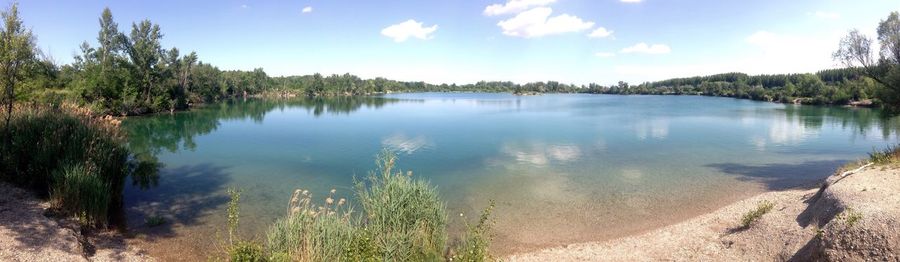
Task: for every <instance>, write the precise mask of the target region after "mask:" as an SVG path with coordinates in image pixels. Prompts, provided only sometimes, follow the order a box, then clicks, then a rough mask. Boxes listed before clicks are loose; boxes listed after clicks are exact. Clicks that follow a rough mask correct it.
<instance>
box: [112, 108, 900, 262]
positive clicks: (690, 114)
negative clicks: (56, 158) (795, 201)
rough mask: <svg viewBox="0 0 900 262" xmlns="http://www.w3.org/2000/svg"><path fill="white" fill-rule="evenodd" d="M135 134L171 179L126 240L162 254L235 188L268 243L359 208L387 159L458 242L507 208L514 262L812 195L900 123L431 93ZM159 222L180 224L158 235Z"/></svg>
mask: <svg viewBox="0 0 900 262" xmlns="http://www.w3.org/2000/svg"><path fill="white" fill-rule="evenodd" d="M123 126H124V127H125V129H126V130H127V131H128V133H129V136H130V137H129V139H130V146H131V147H132V148H134V149H135V150H137V151H143V152H151V153H153V154H154V155H155V156H156V157H157V158H158V159H159V161H160V162H161V163H162V164H163V165H164V167H163V168H162V173H161V175H160V180H159V184H158V186H156V187H154V188H152V189H149V190H140V189H138V188H136V187H129V188H127V189H126V196H125V197H126V208H127V210H128V217H129V221H130V225H131V228H132V229H133V230H134V231H136V232H138V233H139V234H141V235H142V237H141V239H143V240H144V242H146V243H147V245H148V246H149V248H150V249H151V252H153V253H156V254H159V253H161V250H168V251H171V249H173V248H177V249H180V250H181V251H182V252H189V253H192V254H195V255H196V254H200V255H201V256H202V255H203V254H205V253H208V251H207V250H208V249H209V248H210V247H211V246H212V243H214V242H215V240H214V239H215V238H214V236H215V232H216V230H219V231H221V230H224V223H223V221H224V219H225V214H224V204H225V203H226V202H227V200H228V199H227V195H226V194H225V191H226V189H227V188H229V187H238V188H241V189H242V190H243V195H242V196H243V197H242V210H241V215H242V219H243V220H242V222H241V227H242V230H243V231H244V233H245V234H246V235H257V236H258V235H261V233H262V231H263V230H264V228H265V225H266V224H268V223H271V222H272V221H274V220H275V219H276V218H277V217H279V216H281V215H283V214H284V212H285V208H286V205H287V201H288V198H289V197H290V193H291V191H292V190H293V189H295V188H304V189H310V190H311V191H313V193H314V194H316V195H317V196H321V197H324V196H325V195H327V191H328V190H330V189H331V188H336V189H337V190H338V194H339V195H342V196H345V197H349V196H350V195H351V192H350V188H351V185H352V182H353V178H354V176H355V177H361V176H364V175H366V174H367V172H368V171H369V170H371V169H372V168H374V155H375V154H376V153H378V152H379V151H380V150H381V149H382V148H389V149H392V150H394V151H396V152H398V154H399V167H401V168H402V169H403V170H412V171H414V174H416V175H417V176H421V177H425V178H427V179H429V180H430V181H432V183H433V184H435V185H437V186H438V187H439V190H440V192H441V193H442V195H443V197H444V199H445V200H446V201H447V202H448V206H449V209H450V213H451V214H452V215H451V216H450V217H451V220H454V223H455V224H454V228H457V227H458V225H459V222H460V221H461V219H460V217H459V213H463V214H471V215H472V216H474V215H475V214H477V212H478V210H480V209H482V208H483V207H485V206H486V205H487V204H488V200H489V199H494V200H496V201H497V209H496V213H495V214H496V218H497V224H496V231H497V232H496V233H497V238H496V240H495V245H494V247H493V249H494V250H495V252H498V253H501V254H506V253H511V252H518V251H524V250H532V249H535V248H541V247H547V246H553V245H560V244H566V243H573V242H582V241H590V240H602V239H609V238H613V237H619V236H624V235H629V234H634V233H637V232H641V231H645V230H648V229H652V228H656V227H659V226H663V225H667V224H671V223H674V222H677V221H679V220H683V219H686V218H689V217H692V216H695V215H698V214H701V213H704V212H708V211H711V210H714V209H715V208H718V207H721V206H723V205H726V204H728V203H730V202H733V201H735V200H738V199H741V198H744V197H747V196H750V195H753V194H756V193H759V192H763V191H768V190H778V189H785V188H791V187H802V186H810V185H812V183H814V181H815V180H816V179H819V178H822V177H824V176H827V175H829V174H830V173H831V172H832V171H833V170H834V169H835V168H836V167H838V166H840V165H842V164H843V163H845V162H847V161H849V160H854V159H858V158H861V157H864V156H865V155H866V152H869V151H871V150H872V148H873V147H884V146H885V145H887V144H888V143H896V142H897V141H898V132H897V130H898V129H900V119H897V118H893V119H883V118H880V117H879V116H878V112H877V110H871V109H848V108H837V107H815V106H795V105H784V104H775V103H763V102H754V101H747V100H736V99H730V98H712V97H696V96H607V95H543V96H521V97H520V96H513V95H508V94H453V93H451V94H447V93H440V94H438V93H424V94H395V95H389V96H385V97H369V98H335V99H311V100H310V99H293V100H278V101H273V100H246V101H231V102H228V103H220V104H214V105H209V106H206V107H203V108H199V109H195V110H191V111H190V112H181V113H175V114H162V115H154V116H148V117H135V118H128V119H126V120H125V122H124V123H123ZM149 215H158V216H163V217H166V218H168V220H169V221H170V223H168V224H166V225H163V226H159V227H154V228H146V227H145V226H144V225H143V221H144V218H145V217H146V216H149ZM169 253H171V252H169ZM169 258H170V259H188V258H187V257H184V256H180V257H169Z"/></svg>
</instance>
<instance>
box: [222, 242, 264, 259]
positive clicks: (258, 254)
mask: <svg viewBox="0 0 900 262" xmlns="http://www.w3.org/2000/svg"><path fill="white" fill-rule="evenodd" d="M265 254H266V253H265V251H264V250H263V247H262V246H260V245H259V244H256V243H253V242H249V241H238V242H236V243H234V244H233V245H232V247H231V249H230V250H229V251H228V258H229V260H230V261H232V262H263V261H268V259H266V255H265Z"/></svg>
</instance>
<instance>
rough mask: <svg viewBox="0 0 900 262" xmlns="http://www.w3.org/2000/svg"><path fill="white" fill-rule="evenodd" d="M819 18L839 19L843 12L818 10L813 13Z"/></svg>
mask: <svg viewBox="0 0 900 262" xmlns="http://www.w3.org/2000/svg"><path fill="white" fill-rule="evenodd" d="M813 15H815V16H816V17H818V18H822V19H838V18H841V14H838V13H835V12H825V11H816V12H815V13H813Z"/></svg>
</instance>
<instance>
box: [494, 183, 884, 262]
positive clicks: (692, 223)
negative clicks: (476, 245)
mask: <svg viewBox="0 0 900 262" xmlns="http://www.w3.org/2000/svg"><path fill="white" fill-rule="evenodd" d="M826 184H827V185H828V186H826V187H824V188H823V189H809V190H787V191H778V192H769V193H764V194H761V195H758V196H756V197H752V198H749V199H745V200H742V201H739V202H736V203H734V204H731V205H728V206H726V207H723V208H721V209H718V210H716V211H714V212H712V213H709V214H705V215H701V216H699V217H695V218H692V219H689V220H687V221H685V222H682V223H678V224H675V225H671V226H667V227H663V228H660V229H657V230H653V231H651V232H648V233H644V234H641V235H635V236H630V237H624V238H619V239H613V240H609V241H603V242H591V243H582V244H573V245H568V246H564V247H556V248H550V249H544V250H540V251H537V252H530V253H520V254H515V255H512V256H508V257H506V258H504V260H508V261H656V260H666V261H672V260H674V261H809V260H817V261H818V260H825V261H871V260H876V261H897V260H900V257H898V252H900V230H897V225H898V223H897V222H898V220H900V168H884V167H873V168H867V169H864V170H862V171H860V172H858V173H854V174H852V175H849V176H846V177H845V178H844V179H839V176H831V177H829V178H828V179H827V180H826ZM760 201H770V202H772V203H774V204H775V206H774V208H773V209H772V211H770V212H769V213H767V214H765V215H763V216H762V217H761V218H760V219H759V220H757V221H756V222H754V223H753V224H752V225H751V226H750V227H749V228H746V229H742V228H740V221H741V218H742V216H743V215H744V214H746V213H747V212H748V211H750V210H753V209H755V208H756V207H757V206H758V204H759V203H760Z"/></svg>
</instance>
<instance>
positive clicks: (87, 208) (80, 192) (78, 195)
mask: <svg viewBox="0 0 900 262" xmlns="http://www.w3.org/2000/svg"><path fill="white" fill-rule="evenodd" d="M52 181H53V182H52V187H51V192H50V200H51V203H52V206H53V207H54V208H56V209H58V210H61V211H63V212H65V213H68V214H74V215H75V217H76V218H78V220H79V221H80V222H81V223H82V224H84V225H102V224H105V223H106V217H107V214H108V212H109V204H110V200H111V198H112V196H111V195H110V194H109V192H107V190H108V189H109V185H107V182H106V181H104V180H103V178H102V177H100V176H98V175H97V174H94V173H91V171H90V170H88V169H86V168H85V167H84V166H83V165H80V164H75V165H67V166H64V167H63V168H62V169H58V170H55V171H54V172H53V179H52Z"/></svg>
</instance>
